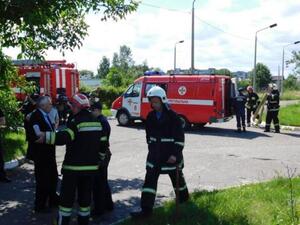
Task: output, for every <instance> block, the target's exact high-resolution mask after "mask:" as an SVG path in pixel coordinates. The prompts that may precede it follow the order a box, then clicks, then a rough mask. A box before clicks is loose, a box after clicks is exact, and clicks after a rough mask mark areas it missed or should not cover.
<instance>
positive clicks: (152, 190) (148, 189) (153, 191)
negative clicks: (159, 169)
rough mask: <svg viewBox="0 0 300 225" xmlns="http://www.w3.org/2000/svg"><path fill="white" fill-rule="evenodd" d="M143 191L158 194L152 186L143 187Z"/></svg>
mask: <svg viewBox="0 0 300 225" xmlns="http://www.w3.org/2000/svg"><path fill="white" fill-rule="evenodd" d="M142 192H145V193H150V194H154V195H156V190H155V189H152V188H143V189H142Z"/></svg>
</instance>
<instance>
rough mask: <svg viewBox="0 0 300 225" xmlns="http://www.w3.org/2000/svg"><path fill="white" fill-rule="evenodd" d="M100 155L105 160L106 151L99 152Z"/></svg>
mask: <svg viewBox="0 0 300 225" xmlns="http://www.w3.org/2000/svg"><path fill="white" fill-rule="evenodd" d="M99 156H100V159H102V160H104V159H105V156H106V153H101V152H99Z"/></svg>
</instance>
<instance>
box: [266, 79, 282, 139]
mask: <svg viewBox="0 0 300 225" xmlns="http://www.w3.org/2000/svg"><path fill="white" fill-rule="evenodd" d="M279 102H280V94H279V91H278V88H277V85H276V84H270V85H269V93H268V97H267V118H266V128H265V132H270V127H271V123H272V121H273V123H274V127H275V133H280V125H279V119H278V113H279V108H280V105H279Z"/></svg>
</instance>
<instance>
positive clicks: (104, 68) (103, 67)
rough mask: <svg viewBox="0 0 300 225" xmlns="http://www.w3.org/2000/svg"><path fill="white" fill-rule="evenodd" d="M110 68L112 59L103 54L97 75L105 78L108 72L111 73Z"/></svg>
mask: <svg viewBox="0 0 300 225" xmlns="http://www.w3.org/2000/svg"><path fill="white" fill-rule="evenodd" d="M109 68H110V60H109V58H107V57H106V56H103V57H102V59H101V61H100V64H99V68H98V74H97V77H99V78H100V79H105V78H106V76H107V74H108V73H109Z"/></svg>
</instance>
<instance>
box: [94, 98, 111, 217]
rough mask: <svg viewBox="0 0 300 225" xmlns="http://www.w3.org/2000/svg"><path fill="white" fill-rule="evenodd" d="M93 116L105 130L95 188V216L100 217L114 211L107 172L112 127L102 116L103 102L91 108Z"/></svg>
mask: <svg viewBox="0 0 300 225" xmlns="http://www.w3.org/2000/svg"><path fill="white" fill-rule="evenodd" d="M91 111H92V114H93V115H94V116H95V118H97V119H98V121H100V123H101V125H102V129H103V136H102V138H101V142H102V147H104V148H105V154H102V153H100V155H99V156H100V159H101V160H100V162H102V164H100V165H99V171H98V173H97V175H96V176H95V180H94V186H93V200H94V210H93V214H94V215H95V216H100V215H102V214H104V213H105V211H112V210H113V209H114V203H113V201H112V196H111V190H110V187H109V184H108V179H107V172H108V165H109V162H110V158H111V151H110V149H109V137H110V131H111V128H110V125H109V123H108V121H107V119H106V117H105V116H104V115H102V104H101V102H99V101H98V102H94V104H93V105H92V106H91Z"/></svg>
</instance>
